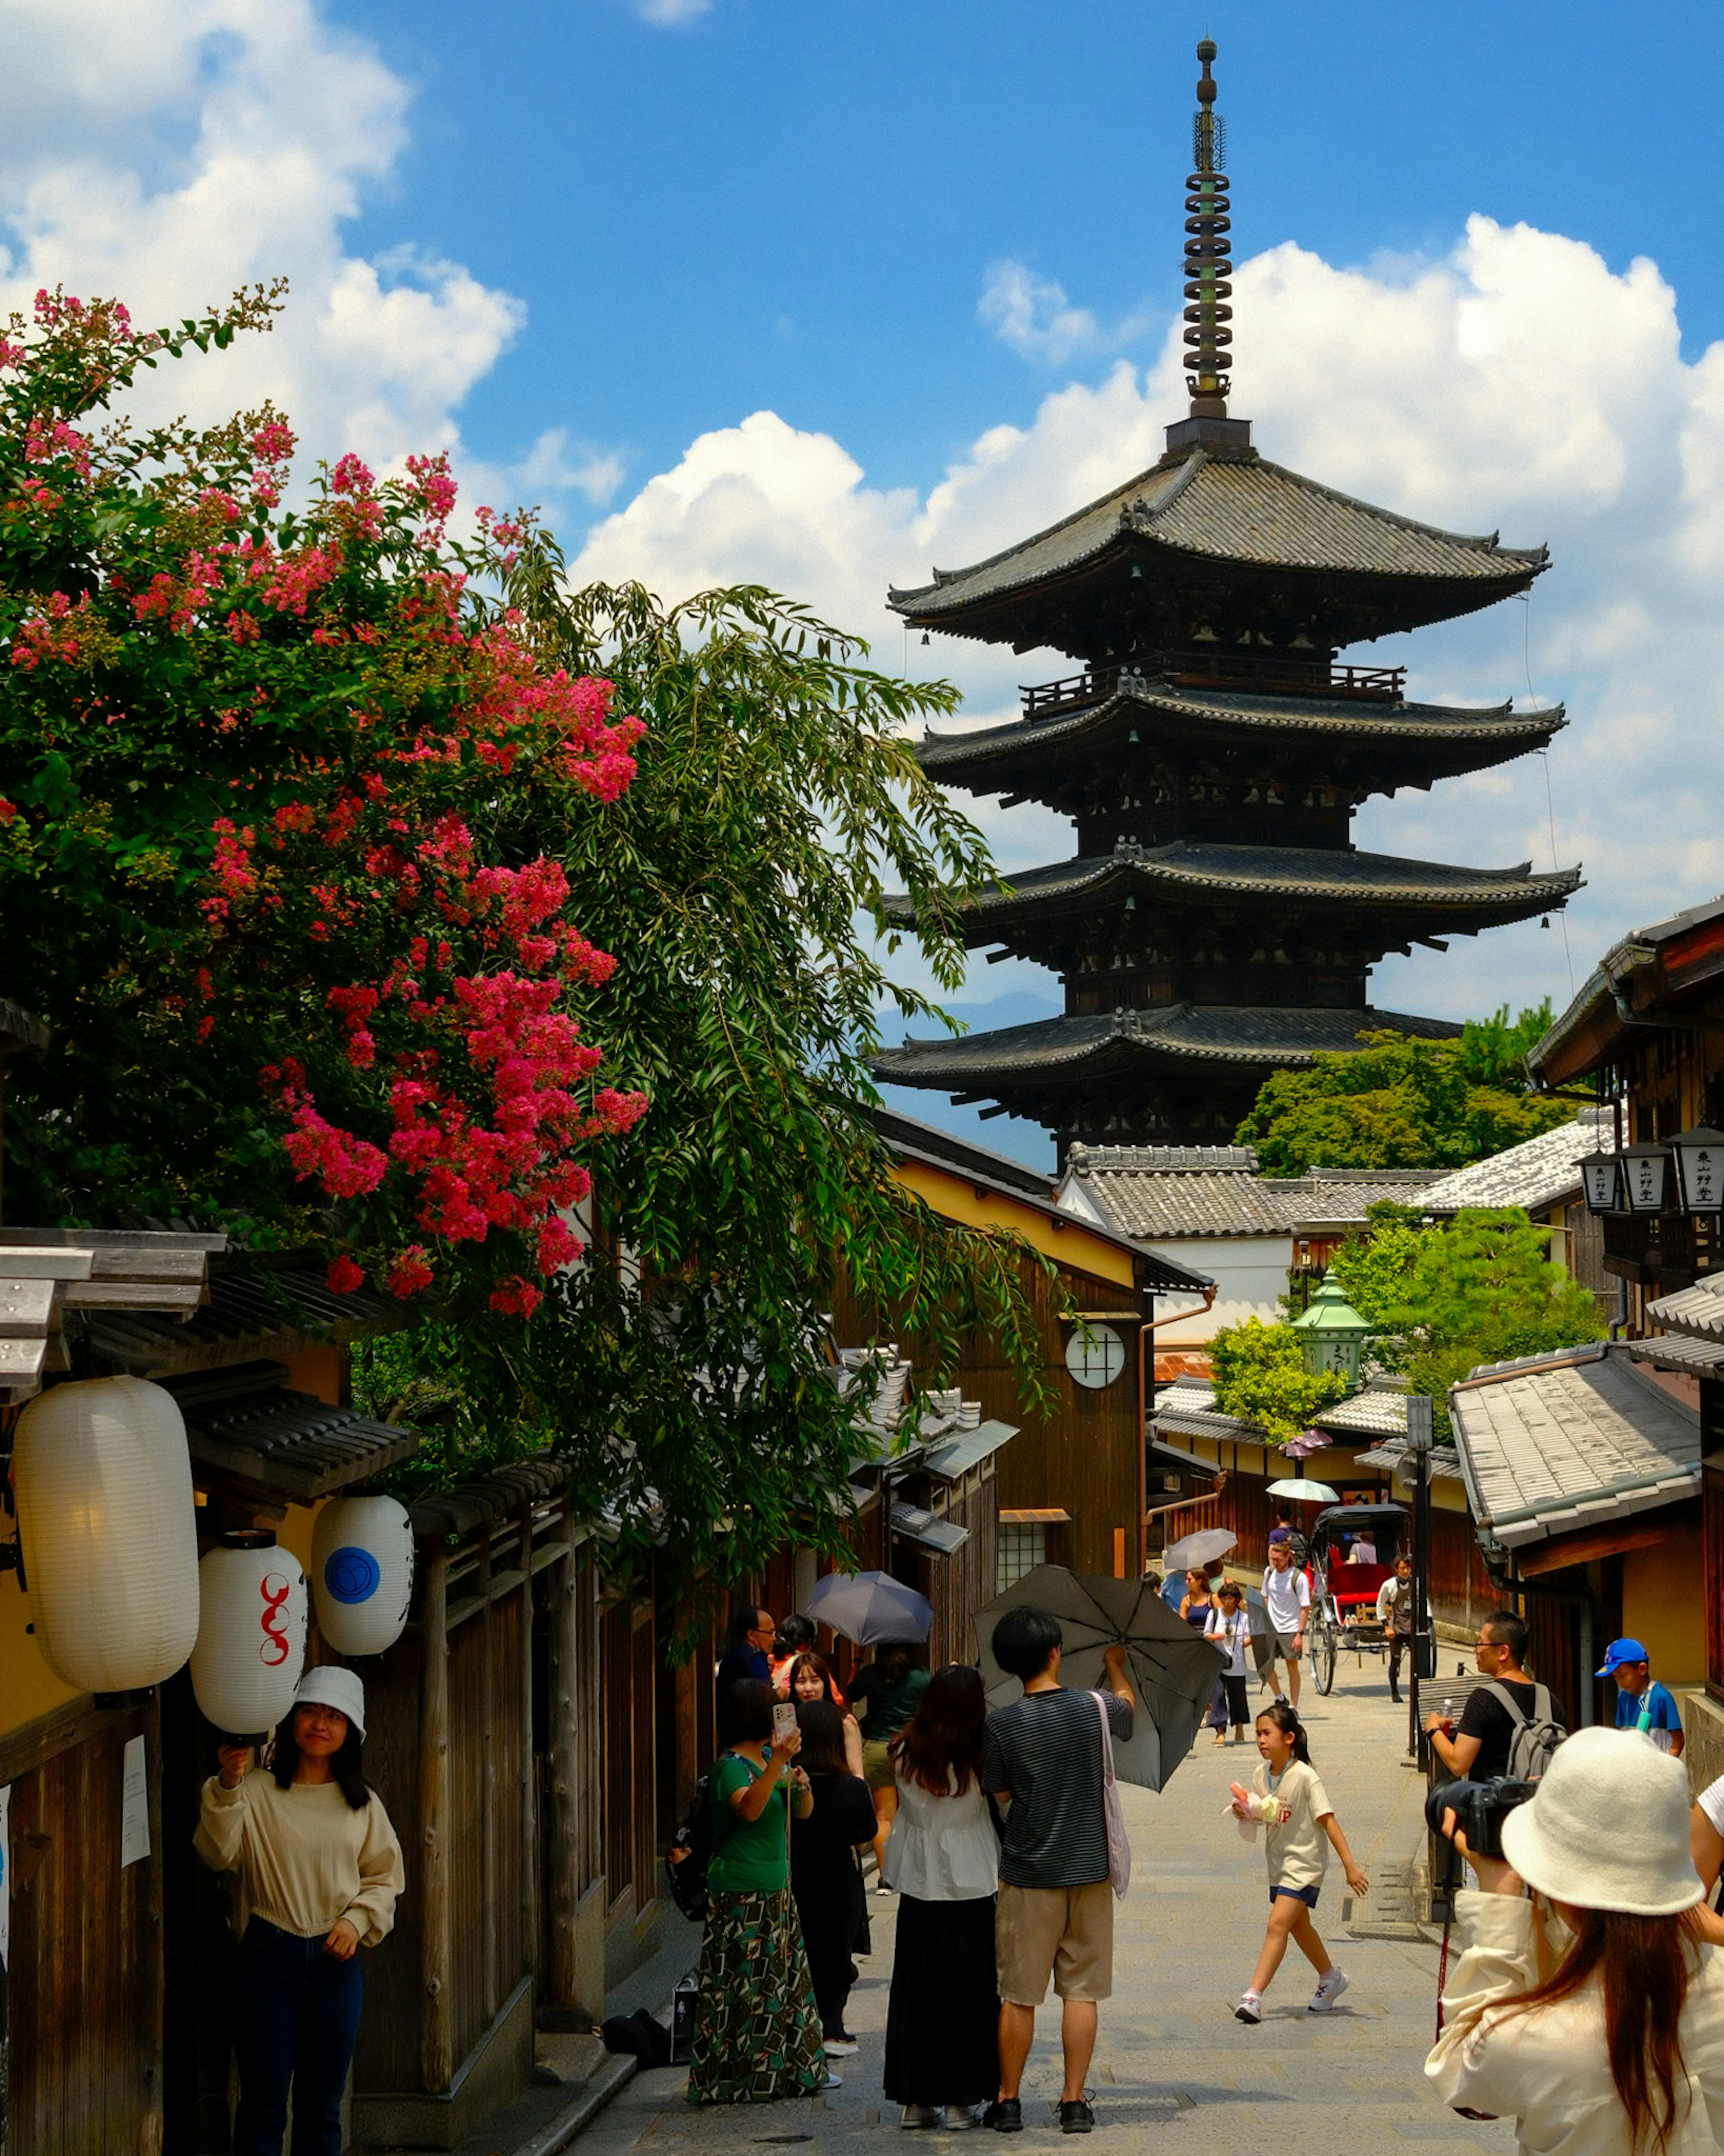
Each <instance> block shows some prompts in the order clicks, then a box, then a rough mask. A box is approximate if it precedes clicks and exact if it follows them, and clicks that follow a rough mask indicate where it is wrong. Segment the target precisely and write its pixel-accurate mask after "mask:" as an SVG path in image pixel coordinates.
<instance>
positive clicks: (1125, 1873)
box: [1090, 1691, 1131, 1899]
mask: <svg viewBox="0 0 1724 2156" xmlns="http://www.w3.org/2000/svg"><path fill="white" fill-rule="evenodd" d="M1090 1698H1091V1699H1093V1700H1094V1701H1095V1712H1097V1714H1099V1715H1100V1716H1101V1809H1102V1811H1103V1813H1104V1814H1105V1815H1106V1820H1107V1881H1108V1884H1109V1886H1111V1887H1112V1888H1113V1891H1114V1894H1115V1897H1116V1898H1121V1899H1122V1898H1123V1897H1124V1895H1125V1892H1126V1887H1128V1886H1130V1885H1131V1843H1130V1842H1129V1841H1127V1840H1126V1820H1125V1815H1124V1813H1123V1812H1122V1811H1121V1809H1120V1785H1119V1784H1118V1783H1117V1782H1116V1781H1115V1779H1114V1778H1113V1732H1112V1731H1111V1729H1110V1728H1109V1727H1108V1726H1107V1702H1106V1700H1105V1699H1103V1697H1101V1693H1100V1692H1099V1691H1092V1692H1091V1693H1090Z"/></svg>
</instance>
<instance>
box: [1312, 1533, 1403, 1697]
mask: <svg viewBox="0 0 1724 2156" xmlns="http://www.w3.org/2000/svg"><path fill="white" fill-rule="evenodd" d="M1407 1517H1408V1516H1407V1507H1405V1506H1404V1505H1391V1504H1378V1505H1330V1506H1327V1507H1325V1509H1324V1510H1323V1511H1322V1512H1319V1513H1318V1514H1317V1517H1316V1522H1314V1524H1313V1525H1312V1527H1311V1552H1310V1555H1309V1557H1308V1558H1307V1559H1306V1563H1307V1564H1308V1565H1309V1567H1310V1570H1311V1615H1310V1617H1309V1619H1308V1620H1306V1659H1307V1661H1309V1663H1310V1666H1311V1677H1312V1681H1314V1682H1315V1684H1316V1688H1317V1690H1318V1691H1320V1692H1324V1693H1327V1692H1329V1691H1332V1690H1333V1688H1334V1685H1335V1657H1336V1655H1337V1653H1338V1652H1339V1651H1340V1650H1341V1649H1342V1647H1343V1646H1345V1647H1349V1648H1351V1649H1352V1651H1353V1653H1354V1654H1355V1655H1358V1656H1360V1657H1361V1658H1362V1657H1363V1656H1364V1655H1365V1654H1366V1653H1367V1652H1369V1653H1371V1654H1373V1655H1380V1654H1382V1652H1383V1649H1384V1647H1385V1646H1386V1645H1387V1644H1388V1630H1387V1628H1386V1627H1385V1626H1383V1625H1380V1624H1379V1623H1378V1620H1377V1590H1378V1589H1379V1588H1380V1587H1381V1586H1382V1585H1383V1582H1384V1580H1386V1579H1387V1578H1388V1577H1389V1576H1390V1574H1391V1573H1393V1571H1394V1568H1395V1558H1397V1556H1398V1555H1401V1554H1403V1553H1404V1548H1403V1537H1405V1535H1406V1532H1407ZM1367 1529H1368V1531H1369V1532H1370V1537H1371V1542H1372V1545H1373V1548H1375V1550H1376V1552H1377V1559H1378V1561H1377V1563H1375V1564H1349V1563H1347V1552H1346V1548H1345V1544H1346V1543H1347V1540H1348V1538H1349V1537H1352V1536H1353V1535H1356V1534H1358V1533H1359V1532H1361V1531H1362V1530H1367Z"/></svg>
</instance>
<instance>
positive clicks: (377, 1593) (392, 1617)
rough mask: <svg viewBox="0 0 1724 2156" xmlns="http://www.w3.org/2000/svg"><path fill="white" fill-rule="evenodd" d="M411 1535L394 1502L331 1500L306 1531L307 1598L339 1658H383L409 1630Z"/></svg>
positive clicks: (402, 1512) (404, 1513)
mask: <svg viewBox="0 0 1724 2156" xmlns="http://www.w3.org/2000/svg"><path fill="white" fill-rule="evenodd" d="M311 1592H312V1594H313V1595H314V1596H315V1597H316V1603H317V1622H318V1625H319V1627H320V1628H321V1630H322V1633H323V1636H324V1638H325V1639H326V1640H327V1641H328V1642H329V1644H330V1645H331V1647H333V1648H334V1649H335V1650H336V1653H337V1654H338V1655H381V1654H382V1652H383V1650H384V1649H385V1648H386V1647H393V1645H395V1642H396V1641H397V1640H398V1639H399V1638H400V1637H401V1635H402V1631H403V1628H404V1627H405V1625H406V1624H407V1605H408V1597H409V1596H410V1595H411V1594H412V1593H413V1522H412V1521H411V1520H409V1519H408V1515H407V1507H406V1506H404V1505H398V1504H397V1502H396V1501H395V1500H394V1498H393V1497H332V1498H331V1500H330V1501H329V1503H328V1504H326V1506H325V1507H323V1509H322V1510H321V1512H319V1513H318V1515H317V1524H316V1527H314V1528H313V1529H312V1531H311Z"/></svg>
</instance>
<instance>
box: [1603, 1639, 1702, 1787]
mask: <svg viewBox="0 0 1724 2156" xmlns="http://www.w3.org/2000/svg"><path fill="white" fill-rule="evenodd" d="M1598 1675H1599V1676H1601V1677H1614V1678H1615V1679H1616V1726H1617V1727H1618V1728H1619V1729H1638V1730H1639V1732H1641V1734H1642V1735H1643V1736H1645V1737H1650V1738H1651V1739H1652V1741H1653V1743H1655V1745H1656V1746H1657V1747H1658V1748H1659V1750H1660V1752H1668V1753H1670V1757H1671V1758H1673V1759H1680V1758H1681V1756H1682V1747H1683V1745H1684V1744H1685V1743H1686V1742H1687V1739H1686V1737H1685V1736H1684V1735H1683V1733H1682V1717H1681V1716H1680V1714H1678V1713H1677V1712H1676V1702H1675V1700H1674V1699H1672V1698H1671V1697H1670V1693H1669V1692H1668V1691H1666V1690H1665V1687H1664V1686H1662V1685H1661V1684H1659V1683H1657V1682H1655V1680H1654V1678H1653V1675H1652V1664H1651V1660H1650V1656H1649V1655H1647V1652H1646V1650H1645V1648H1644V1646H1642V1645H1641V1644H1640V1642H1639V1640H1612V1641H1611V1642H1610V1645H1609V1646H1608V1647H1607V1648H1606V1649H1605V1650H1604V1666H1603V1669H1602V1670H1600V1671H1598Z"/></svg>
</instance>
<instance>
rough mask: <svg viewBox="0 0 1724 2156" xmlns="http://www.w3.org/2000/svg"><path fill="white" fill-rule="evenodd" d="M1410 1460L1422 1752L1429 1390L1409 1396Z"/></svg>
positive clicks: (1428, 1631) (1413, 1690)
mask: <svg viewBox="0 0 1724 2156" xmlns="http://www.w3.org/2000/svg"><path fill="white" fill-rule="evenodd" d="M1407 1460H1408V1466H1410V1467H1411V1468H1412V1470H1413V1674H1412V1676H1411V1678H1410V1679H1409V1681H1408V1686H1407V1756H1408V1758H1409V1759H1416V1758H1419V1756H1420V1753H1419V1745H1420V1720H1419V1679H1420V1678H1421V1677H1422V1676H1430V1675H1432V1674H1434V1671H1435V1669H1436V1666H1437V1665H1436V1652H1435V1650H1436V1634H1435V1631H1434V1629H1433V1626H1432V1622H1431V1614H1430V1589H1429V1581H1430V1563H1431V1505H1430V1483H1431V1475H1430V1469H1431V1404H1430V1399H1429V1394H1424V1393H1409V1394H1408V1396H1407Z"/></svg>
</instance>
